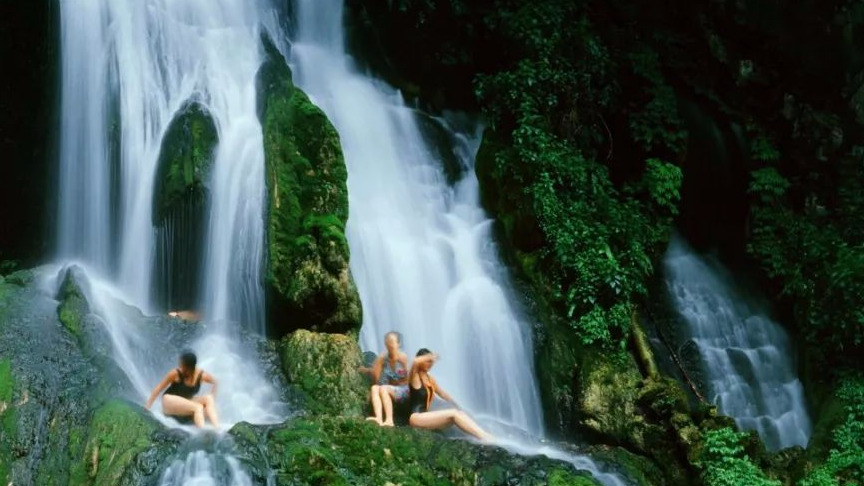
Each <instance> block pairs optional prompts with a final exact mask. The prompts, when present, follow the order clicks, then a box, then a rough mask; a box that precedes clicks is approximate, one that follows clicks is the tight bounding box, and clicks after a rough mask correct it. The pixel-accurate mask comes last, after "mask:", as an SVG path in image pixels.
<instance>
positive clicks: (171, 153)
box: [153, 101, 219, 226]
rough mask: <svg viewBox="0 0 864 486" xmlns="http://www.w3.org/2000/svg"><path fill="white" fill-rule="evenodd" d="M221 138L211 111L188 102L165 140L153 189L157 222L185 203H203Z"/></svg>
mask: <svg viewBox="0 0 864 486" xmlns="http://www.w3.org/2000/svg"><path fill="white" fill-rule="evenodd" d="M218 140H219V134H218V131H217V130H216V124H215V122H214V121H213V118H212V117H211V116H210V113H209V112H208V111H207V108H205V107H204V106H203V105H201V104H200V103H198V102H194V101H191V102H187V103H186V104H185V105H184V106H183V107H182V108H180V110H179V111H178V112H177V114H176V115H175V116H174V119H173V120H171V123H170V124H169V125H168V129H167V130H166V132H165V136H164V138H163V139H162V146H161V148H160V152H159V161H158V163H157V170H156V183H155V185H154V188H153V225H154V226H159V225H161V224H162V223H163V222H164V220H165V218H167V217H168V216H169V215H170V214H171V213H172V212H174V211H177V210H179V209H180V208H182V207H183V205H184V204H200V201H201V200H203V198H204V197H205V196H206V188H205V181H206V177H207V172H208V171H209V169H210V165H211V162H212V159H213V152H214V150H215V148H216V145H217V143H218Z"/></svg>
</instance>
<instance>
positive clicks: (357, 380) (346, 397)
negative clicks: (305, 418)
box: [281, 330, 366, 416]
mask: <svg viewBox="0 0 864 486" xmlns="http://www.w3.org/2000/svg"><path fill="white" fill-rule="evenodd" d="M281 356H282V365H283V368H284V370H285V374H286V375H287V377H288V379H289V381H290V382H291V383H293V384H294V385H296V386H298V387H299V388H300V389H301V390H302V391H303V392H305V393H306V395H307V396H308V397H309V402H308V403H307V407H308V408H309V409H310V411H312V412H313V413H320V414H333V415H345V416H360V415H361V414H362V413H363V409H364V405H365V402H366V387H365V382H364V380H363V378H362V376H361V375H360V371H359V368H360V366H362V357H361V353H360V346H358V345H357V342H356V341H355V340H354V339H353V338H351V337H350V336H346V335H343V334H318V333H313V332H309V331H305V330H300V331H296V332H294V333H293V334H291V335H289V336H287V337H285V338H284V339H283V340H282V344H281Z"/></svg>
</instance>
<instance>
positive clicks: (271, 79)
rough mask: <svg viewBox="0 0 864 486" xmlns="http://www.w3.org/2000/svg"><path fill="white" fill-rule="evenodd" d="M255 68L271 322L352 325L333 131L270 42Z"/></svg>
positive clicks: (353, 302) (279, 330)
mask: <svg viewBox="0 0 864 486" xmlns="http://www.w3.org/2000/svg"><path fill="white" fill-rule="evenodd" d="M265 49H266V52H267V59H266V61H265V62H264V64H263V65H262V66H261V69H260V71H259V72H258V79H257V84H258V99H259V109H258V116H259V118H260V120H261V124H262V127H263V131H264V154H265V159H266V178H267V190H268V205H269V208H268V212H267V239H268V250H269V260H270V261H269V265H268V270H267V284H268V286H269V295H270V302H269V305H270V309H271V322H274V323H275V324H273V325H274V326H275V329H274V330H275V331H276V334H286V333H287V332H290V331H292V330H295V329H314V330H316V331H324V332H347V331H351V330H356V329H359V327H360V319H361V311H360V297H359V295H358V294H357V289H356V288H355V286H354V282H353V280H352V278H351V274H350V271H349V268H348V259H349V249H348V241H347V240H346V238H345V223H346V221H347V219H348V189H347V186H346V180H347V177H348V171H347V168H346V167H345V161H344V159H343V156H342V149H341V146H340V142H339V134H338V133H337V132H336V130H335V129H334V128H333V125H331V124H330V121H329V120H328V119H327V116H326V115H325V114H324V112H323V111H321V110H320V109H319V108H318V107H316V106H315V105H314V104H312V102H311V101H310V100H309V98H308V97H307V96H306V94H304V93H303V92H302V91H300V90H299V89H298V88H297V87H296V86H294V84H293V82H292V79H291V71H290V70H289V68H288V65H287V64H286V63H285V60H284V58H283V57H282V56H281V54H280V53H279V52H278V51H277V50H276V49H275V47H273V45H272V43H270V42H269V41H268V40H265Z"/></svg>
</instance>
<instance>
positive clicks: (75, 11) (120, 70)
mask: <svg viewBox="0 0 864 486" xmlns="http://www.w3.org/2000/svg"><path fill="white" fill-rule="evenodd" d="M60 7H61V22H62V39H63V45H62V56H63V84H62V86H63V88H62V89H63V92H62V99H63V102H62V134H61V164H60V165H61V167H60V207H59V215H60V217H59V231H58V238H59V245H58V253H59V257H60V258H61V260H63V261H68V260H76V261H79V262H80V263H81V266H82V267H83V268H84V269H85V271H86V272H87V275H88V277H89V280H90V282H89V285H88V288H89V291H88V293H89V295H88V298H89V299H88V300H90V301H91V305H92V306H93V308H94V311H95V312H96V313H98V314H99V315H100V317H101V319H102V320H103V322H104V325H105V329H106V330H107V332H108V333H109V334H110V337H111V342H112V343H113V348H114V354H115V356H114V357H115V360H116V361H117V363H118V365H119V366H120V367H121V368H122V369H123V370H124V371H125V372H126V374H127V376H128V377H129V378H130V382H131V383H132V385H133V388H134V390H133V391H132V396H130V398H131V399H133V400H136V401H141V402H143V401H144V399H145V398H146V397H147V396H148V395H149V393H150V388H151V387H152V386H154V385H155V384H156V383H157V382H158V381H159V380H160V379H161V377H162V376H163V374H164V373H165V372H167V371H168V370H169V369H170V368H172V367H173V366H174V360H175V359H176V356H167V355H166V353H164V352H162V350H164V349H166V346H165V345H164V343H163V341H161V340H165V339H167V338H166V337H165V336H153V335H152V332H148V330H147V329H145V326H142V323H141V320H142V319H141V318H142V316H140V314H138V313H137V312H134V311H131V310H130V308H129V306H128V305H127V304H131V305H134V306H137V307H139V308H141V309H142V310H144V311H145V313H151V314H152V313H158V312H162V311H163V310H164V309H158V306H157V305H155V303H154V300H155V299H154V296H153V295H152V294H153V289H154V281H153V279H154V274H153V269H154V257H155V248H156V238H155V236H156V234H157V232H156V230H155V229H154V226H153V224H154V223H153V221H152V210H153V191H154V181H155V177H156V172H157V167H156V166H157V161H158V159H159V153H160V150H161V145H162V140H163V137H164V135H165V132H166V129H167V127H168V125H169V123H170V122H171V120H172V119H173V118H174V117H175V115H176V114H177V113H178V110H180V109H181V108H182V107H183V106H184V105H186V104H187V103H188V102H190V101H194V102H197V103H199V104H200V105H201V106H203V107H204V108H205V109H206V111H207V112H208V113H209V115H210V116H211V117H212V118H213V120H214V122H215V125H216V128H217V132H218V139H219V141H218V145H217V147H216V149H215V153H214V155H213V159H212V161H211V166H212V170H211V174H209V178H208V181H207V184H206V185H207V190H208V192H209V196H210V197H209V201H210V203H209V205H208V207H207V212H208V214H209V217H208V218H207V220H206V221H204V222H203V224H201V225H199V226H200V227H204V228H207V230H206V234H205V235H203V238H204V240H205V241H206V243H205V249H206V250H205V251H204V254H203V255H202V263H203V275H201V276H199V278H200V280H201V282H202V284H201V290H202V293H203V298H202V303H201V306H200V310H201V311H202V314H203V316H204V318H205V320H206V321H207V324H206V325H205V326H204V330H203V332H199V333H198V334H199V335H203V336H202V337H201V339H200V340H199V341H198V342H194V343H171V344H172V347H171V348H170V349H173V348H176V347H179V346H180V345H185V346H189V347H191V348H193V349H194V350H196V352H197V353H198V355H199V363H200V365H201V367H202V368H204V369H206V370H207V371H209V372H210V373H211V374H213V375H214V376H215V377H217V379H219V381H220V394H219V396H218V405H219V407H220V411H221V413H222V418H223V424H224V425H231V424H233V423H236V422H238V421H240V420H246V421H250V422H257V423H264V422H274V421H277V420H279V419H280V418H282V417H283V416H284V413H283V412H282V410H281V407H280V404H279V400H278V393H277V392H276V391H275V389H274V388H273V387H272V385H271V384H270V383H269V382H268V380H267V379H266V378H265V377H264V376H262V374H261V371H260V370H259V366H258V360H257V355H256V353H255V351H254V350H252V349H249V347H248V346H244V345H242V344H241V339H239V325H238V324H237V323H238V322H239V323H242V324H243V325H245V326H246V327H247V329H249V330H250V331H252V332H260V331H261V330H262V329H263V323H264V319H263V291H262V283H261V276H260V269H261V265H262V261H263V258H262V254H263V244H264V236H263V217H264V206H263V204H264V193H265V185H264V152H263V140H262V134H261V126H260V124H259V122H258V118H257V113H256V90H255V76H256V74H257V71H258V68H259V66H260V64H261V60H262V58H261V53H260V49H261V46H260V31H261V29H262V22H264V20H263V17H264V16H265V15H270V14H271V13H272V11H271V9H272V6H271V4H270V2H269V0H252V1H250V0H184V1H173V0H93V1H65V2H61V3H60ZM159 285H160V283H159V282H156V283H155V287H157V288H158V286H159ZM157 311H158V312H157ZM155 408H157V409H158V408H159V404H158V401H157V405H156V406H155ZM166 420H167V419H166ZM171 423H173V422H171ZM214 461H215V462H219V461H216V460H215V459H214V460H213V461H210V460H204V459H202V458H201V457H200V454H199V455H197V456H195V457H192V456H190V458H189V460H188V461H187V462H188V463H189V464H190V465H194V466H195V468H196V471H198V472H196V473H195V474H198V473H201V468H202V467H204V466H202V465H206V464H211V463H215V462H214ZM222 462H223V463H224V462H225V461H222ZM228 462H230V461H228ZM182 464H183V463H182V461H181V462H180V463H179V464H175V466H173V467H172V469H171V471H173V472H172V474H173V476H172V477H174V478H176V477H179V476H178V475H182V474H187V473H188V471H187V472H186V473H184V472H182V470H183V467H182ZM205 469H206V468H205ZM188 474H191V473H188ZM201 474H205V475H206V471H205V472H204V473H201ZM199 476H200V474H199ZM202 477H203V476H202ZM237 477H239V476H237ZM232 481H233V480H232ZM238 481H240V480H238ZM235 482H236V481H235ZM171 484H174V483H171ZM238 484H242V481H240V482H239V483H238Z"/></svg>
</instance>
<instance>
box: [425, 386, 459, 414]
mask: <svg viewBox="0 0 864 486" xmlns="http://www.w3.org/2000/svg"><path fill="white" fill-rule="evenodd" d="M432 383H433V385H434V386H435V394H436V395H438V396H439V397H441V399H442V400H446V401H448V402H450V405H453V406H454V407H456V409H458V410H462V407H460V406H459V404H458V403H456V400H453V397H451V396H450V394H449V393H447V392H446V391H444V390H443V389H442V388H441V387H440V386H438V383H435V382H434V381H433V382H432Z"/></svg>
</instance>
